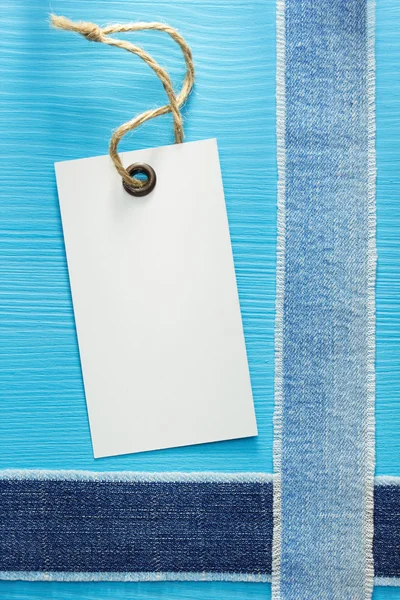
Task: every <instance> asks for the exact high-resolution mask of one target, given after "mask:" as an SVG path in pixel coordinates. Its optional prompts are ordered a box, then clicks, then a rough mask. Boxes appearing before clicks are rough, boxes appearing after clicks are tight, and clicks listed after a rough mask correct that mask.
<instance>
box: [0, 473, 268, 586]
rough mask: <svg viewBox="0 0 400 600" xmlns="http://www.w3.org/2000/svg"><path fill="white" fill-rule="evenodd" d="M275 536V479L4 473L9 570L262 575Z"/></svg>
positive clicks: (1, 524) (1, 567)
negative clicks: (68, 476) (14, 475)
mask: <svg viewBox="0 0 400 600" xmlns="http://www.w3.org/2000/svg"><path fill="white" fill-rule="evenodd" d="M271 539H272V482H271V481H244V482H240V481H231V482H229V481H226V482H218V481H209V482H202V481H199V482H197V481H195V482H188V483H185V482H183V481H178V482H168V481H165V482H163V481H162V480H159V481H151V480H149V481H133V482H129V481H112V480H111V481H110V480H108V481H107V480H103V481H101V480H100V481H96V480H90V479H89V480H82V479H81V480H77V479H73V480H68V479H64V480H48V479H47V480H46V479H44V480H43V479H42V480H32V479H26V478H25V479H24V478H23V479H9V478H8V479H2V480H0V571H29V572H38V571H39V572H40V571H43V572H54V571H56V572H60V571H65V572H72V573H73V572H85V573H88V572H89V573H93V572H114V573H120V574H121V579H123V578H124V575H123V574H124V573H132V572H140V573H143V572H148V573H160V574H161V573H170V574H171V573H181V572H192V573H200V577H201V574H202V573H205V572H207V573H221V572H222V573H226V574H227V578H229V577H228V575H229V574H230V573H250V574H260V575H261V574H265V573H270V570H271ZM160 578H161V577H160Z"/></svg>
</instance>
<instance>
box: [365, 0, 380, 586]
mask: <svg viewBox="0 0 400 600" xmlns="http://www.w3.org/2000/svg"><path fill="white" fill-rule="evenodd" d="M367 52H368V56H367V60H368V64H367V93H368V226H369V232H368V282H367V286H368V290H367V311H368V315H367V318H368V325H367V327H368V329H367V406H366V433H365V446H366V449H365V452H366V458H365V486H366V489H365V530H364V544H365V598H370V597H371V595H372V590H373V585H374V557H373V537H374V472H375V326H376V324H375V278H376V259H377V257H376V207H375V199H376V156H375V0H368V4H367Z"/></svg>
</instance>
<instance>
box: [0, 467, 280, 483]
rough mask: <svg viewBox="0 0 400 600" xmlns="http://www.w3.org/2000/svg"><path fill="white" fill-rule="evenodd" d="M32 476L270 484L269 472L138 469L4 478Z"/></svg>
mask: <svg viewBox="0 0 400 600" xmlns="http://www.w3.org/2000/svg"><path fill="white" fill-rule="evenodd" d="M18 479H29V480H39V481H111V482H112V481H116V482H118V481H120V482H160V483H175V482H176V483H196V482H198V483H235V482H237V483H253V482H254V483H268V482H272V479H273V476H272V475H271V474H269V473H218V472H211V471H210V472H207V471H203V472H200V471H199V472H193V473H181V472H165V473H163V472H156V473H148V472H136V471H115V472H112V471H110V472H106V471H104V472H102V471H75V470H65V471H61V470H49V469H4V470H0V480H18Z"/></svg>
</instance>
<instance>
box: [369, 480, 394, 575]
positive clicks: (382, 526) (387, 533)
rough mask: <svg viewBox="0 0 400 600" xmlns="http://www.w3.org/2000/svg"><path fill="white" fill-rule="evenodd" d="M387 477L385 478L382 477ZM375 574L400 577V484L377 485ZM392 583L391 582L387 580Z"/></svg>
mask: <svg viewBox="0 0 400 600" xmlns="http://www.w3.org/2000/svg"><path fill="white" fill-rule="evenodd" d="M382 479H385V478H382ZM374 522H375V531H374V566H375V576H376V577H379V578H380V577H382V578H388V577H390V578H398V577H400V485H399V482H398V481H397V482H396V483H394V482H393V481H392V482H390V481H389V482H388V483H382V484H380V485H377V486H375V512H374ZM387 585H390V582H387Z"/></svg>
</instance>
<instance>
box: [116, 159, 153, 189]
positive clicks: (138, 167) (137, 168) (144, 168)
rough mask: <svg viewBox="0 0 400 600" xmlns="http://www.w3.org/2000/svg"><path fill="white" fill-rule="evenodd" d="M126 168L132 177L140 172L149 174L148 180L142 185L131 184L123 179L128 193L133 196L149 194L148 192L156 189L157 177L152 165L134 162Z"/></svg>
mask: <svg viewBox="0 0 400 600" xmlns="http://www.w3.org/2000/svg"><path fill="white" fill-rule="evenodd" d="M126 170H127V171H128V173H129V175H130V176H131V177H134V176H135V175H137V174H138V173H144V174H145V175H146V176H147V181H145V182H144V183H143V185H141V186H140V187H139V186H138V187H133V186H130V185H129V184H127V183H126V181H124V180H122V185H123V186H124V189H125V191H127V192H128V194H130V195H131V196H147V194H150V192H152V191H153V190H154V187H155V185H156V182H157V177H156V173H155V171H154V169H153V168H152V167H151V166H150V165H148V164H147V163H133V164H132V165H130V166H129V167H127V169H126Z"/></svg>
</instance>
